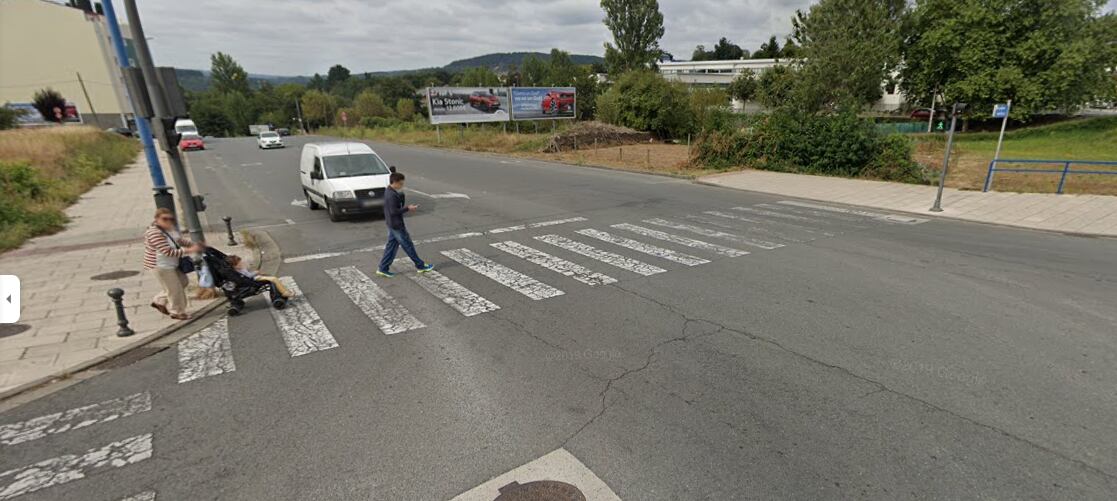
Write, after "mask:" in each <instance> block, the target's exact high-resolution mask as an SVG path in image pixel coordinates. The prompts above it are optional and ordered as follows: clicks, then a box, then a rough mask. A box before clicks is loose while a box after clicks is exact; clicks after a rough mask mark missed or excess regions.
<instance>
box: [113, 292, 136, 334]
mask: <svg viewBox="0 0 1117 501" xmlns="http://www.w3.org/2000/svg"><path fill="white" fill-rule="evenodd" d="M108 294H109V297H111V298H112V302H113V305H115V306H116V325H119V326H120V329H119V330H117V331H116V336H117V337H128V336H131V335H132V334H135V333H136V331H134V330H132V328H131V327H128V318H127V317H125V316H124V290H123V289H118V288H113V289H109V293H108Z"/></svg>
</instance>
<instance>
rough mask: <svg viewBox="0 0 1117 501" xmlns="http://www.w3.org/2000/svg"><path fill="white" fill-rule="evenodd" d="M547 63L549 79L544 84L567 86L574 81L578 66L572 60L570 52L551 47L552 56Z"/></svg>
mask: <svg viewBox="0 0 1117 501" xmlns="http://www.w3.org/2000/svg"><path fill="white" fill-rule="evenodd" d="M547 63H548V64H547V80H546V82H545V84H544V85H556V86H557V85H562V86H567V85H570V84H571V83H573V82H574V73H575V71H576V70H577V67H576V66H575V65H574V63H573V62H571V61H570V53H569V52H565V51H561V50H559V49H551V57H550V59H549V60H548V61H547Z"/></svg>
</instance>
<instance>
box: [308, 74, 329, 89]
mask: <svg viewBox="0 0 1117 501" xmlns="http://www.w3.org/2000/svg"><path fill="white" fill-rule="evenodd" d="M306 88H307V89H310V90H320V91H326V90H329V89H328V88H327V86H326V79H325V78H322V75H319V74H317V73H315V74H314V76H313V77H310V81H308V82H307V83H306Z"/></svg>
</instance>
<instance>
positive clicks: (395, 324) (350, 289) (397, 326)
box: [326, 266, 426, 334]
mask: <svg viewBox="0 0 1117 501" xmlns="http://www.w3.org/2000/svg"><path fill="white" fill-rule="evenodd" d="M326 274H327V275H329V276H330V278H332V279H334V282H336V283H337V286H338V287H340V288H341V290H342V291H343V292H345V295H347V296H349V299H350V300H352V301H353V304H355V305H357V307H358V308H360V309H361V311H363V312H364V313H365V315H366V316H368V318H369V320H372V322H373V323H374V324H376V326H377V327H378V328H380V332H383V333H384V334H399V333H401V332H407V331H409V330H413V329H421V328H423V327H426V325H424V324H423V322H420V321H419V319H417V318H415V317H414V316H412V315H411V312H409V311H407V309H405V308H404V307H403V306H401V305H400V304H399V302H397V301H396V300H395V299H394V298H392V296H389V295H388V293H387V292H384V289H381V288H380V286H379V285H376V283H375V282H373V281H372V279H370V278H368V275H365V274H364V273H361V271H360V270H358V269H357V268H356V267H355V266H346V267H344V268H334V269H331V270H326Z"/></svg>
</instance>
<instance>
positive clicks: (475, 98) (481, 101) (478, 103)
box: [469, 90, 500, 113]
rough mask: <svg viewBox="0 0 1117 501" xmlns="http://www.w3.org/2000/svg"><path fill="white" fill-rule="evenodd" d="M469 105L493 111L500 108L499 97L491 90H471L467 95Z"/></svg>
mask: <svg viewBox="0 0 1117 501" xmlns="http://www.w3.org/2000/svg"><path fill="white" fill-rule="evenodd" d="M469 105H470V106H472V107H474V108H477V109H479V110H481V111H486V112H490V113H491V112H493V111H494V110H498V109H500V98H499V97H497V96H496V95H495V94H493V93H492V92H485V91H480V90H478V91H473V93H472V94H470V95H469Z"/></svg>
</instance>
